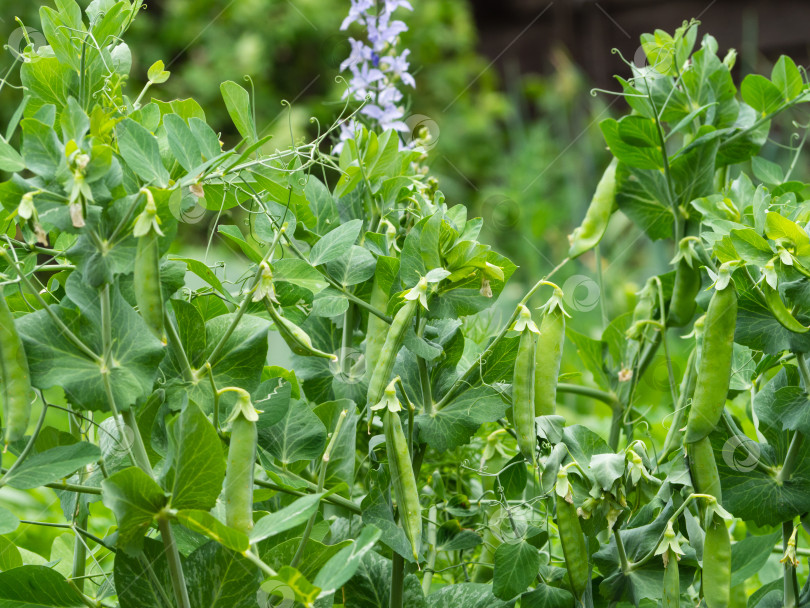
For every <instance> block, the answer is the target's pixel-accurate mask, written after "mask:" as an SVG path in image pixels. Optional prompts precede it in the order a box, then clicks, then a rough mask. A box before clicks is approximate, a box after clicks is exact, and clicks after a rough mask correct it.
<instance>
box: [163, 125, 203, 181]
mask: <svg viewBox="0 0 810 608" xmlns="http://www.w3.org/2000/svg"><path fill="white" fill-rule="evenodd" d="M163 126H164V127H166V136H167V138H168V140H169V148H170V149H171V151H172V154H173V155H174V157H175V158H176V159H177V162H178V163H180V166H181V167H183V169H185V170H186V171H187V172H189V173H190V172H191V171H193V170H194V169H195V168H196V167H198V166H199V165H200V164H201V163H202V153H201V152H200V148H199V147H198V146H197V142H196V140H195V139H194V136H193V135H192V133H191V129H190V128H189V126H188V125H187V124H186V121H185V120H183V119H182V118H180V117H179V116H178V115H177V114H166V115H165V116H164V117H163Z"/></svg>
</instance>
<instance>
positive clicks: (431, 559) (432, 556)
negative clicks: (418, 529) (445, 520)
mask: <svg viewBox="0 0 810 608" xmlns="http://www.w3.org/2000/svg"><path fill="white" fill-rule="evenodd" d="M437 516H438V512H437V510H436V505H433V506H432V507H430V510H429V511H428V529H427V542H428V554H427V564H426V565H425V576H424V577H423V578H422V593H424V595H425V597H427V596H428V595H429V594H430V585H431V584H432V582H433V572H434V570H435V569H436V553H437V550H436V528H437V525H436V523H437V522H436V518H437Z"/></svg>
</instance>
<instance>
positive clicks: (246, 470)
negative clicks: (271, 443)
mask: <svg viewBox="0 0 810 608" xmlns="http://www.w3.org/2000/svg"><path fill="white" fill-rule="evenodd" d="M228 391H230V392H236V393H237V394H238V395H239V398H238V399H237V402H236V405H235V406H234V411H233V413H232V414H231V416H230V418H229V421H230V423H231V442H230V445H229V446H228V460H227V465H226V469H225V484H224V493H223V498H224V502H225V522H226V523H227V524H228V525H229V526H230V527H232V528H234V529H236V530H239V531H240V532H244V533H245V534H247V533H249V532H250V530H251V529H252V528H253V469H254V466H255V463H256V443H257V441H258V431H257V429H256V421H257V420H258V419H259V417H258V414H257V412H256V410H255V409H254V408H253V404H252V403H251V401H250V395H248V394H247V392H245V391H244V390H242V389H237V388H225V389H222V390H221V391H219V393H220V394H222V393H224V392H228Z"/></svg>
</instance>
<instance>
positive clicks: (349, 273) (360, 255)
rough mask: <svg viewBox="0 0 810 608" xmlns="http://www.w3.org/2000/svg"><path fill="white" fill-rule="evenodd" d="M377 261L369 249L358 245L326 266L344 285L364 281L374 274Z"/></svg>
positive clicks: (347, 285)
mask: <svg viewBox="0 0 810 608" xmlns="http://www.w3.org/2000/svg"><path fill="white" fill-rule="evenodd" d="M376 264H377V261H376V260H375V259H374V256H373V255H372V254H371V252H370V251H369V250H368V249H365V248H364V247H360V246H358V245H352V246H351V248H350V249H349V250H348V251H347V252H346V253H344V254H343V255H342V256H341V257H339V258H338V259H336V260H333V261H331V262H329V263H328V264H327V266H326V268H327V270H328V271H329V275H330V276H331V277H332V278H333V279H335V281H337V282H338V283H340V284H341V285H343V286H344V287H349V286H351V285H357V284H358V283H363V282H365V281H367V280H368V279H370V278H371V277H373V276H374V268H375V266H376Z"/></svg>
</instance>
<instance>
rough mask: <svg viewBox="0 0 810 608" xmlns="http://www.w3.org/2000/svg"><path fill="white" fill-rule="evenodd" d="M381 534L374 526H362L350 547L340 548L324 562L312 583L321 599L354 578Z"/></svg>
mask: <svg viewBox="0 0 810 608" xmlns="http://www.w3.org/2000/svg"><path fill="white" fill-rule="evenodd" d="M381 534H382V533H381V532H380V530H379V529H377V528H375V527H374V526H364V527H363V530H362V531H361V532H360V535H359V536H358V537H357V539H356V540H353V541H352V544H351V545H350V546H348V547H344V548H342V549H341V550H340V551H338V553H337V554H336V555H335V556H334V557H332V559H330V560H329V561H328V562H326V564H325V565H324V566H323V568H321V570H320V571H319V572H318V574H317V576H316V577H315V580H314V581H313V582H314V583H315V585H316V586H317V587H320V588H321V597H323V596H326V595H329V594H330V593H334V592H335V591H337V590H338V589H340V588H341V587H342V586H343V585H345V584H346V583H347V582H348V581H349V579H351V578H352V577H353V576H354V574H355V572H357V569H358V568H359V567H360V564H361V563H362V562H363V558H364V556H365V555H366V554H367V553H368V552H369V551H371V550H372V549H373V548H374V545H375V544H376V542H377V541H378V540H379V538H380V535H381Z"/></svg>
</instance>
